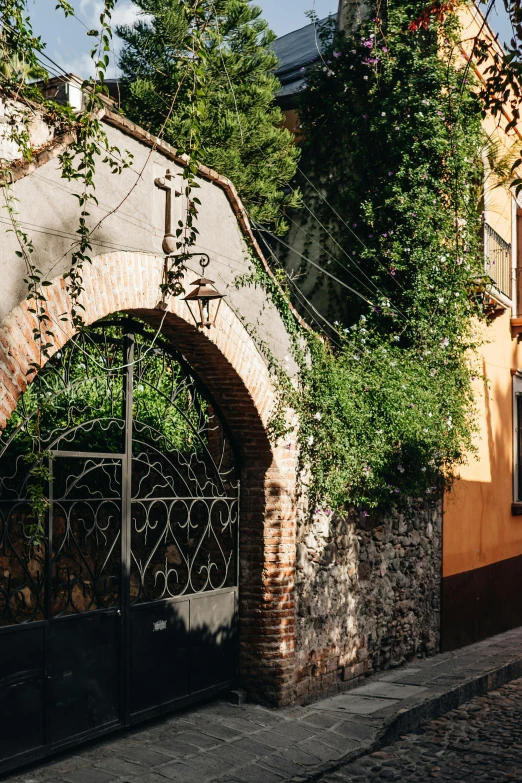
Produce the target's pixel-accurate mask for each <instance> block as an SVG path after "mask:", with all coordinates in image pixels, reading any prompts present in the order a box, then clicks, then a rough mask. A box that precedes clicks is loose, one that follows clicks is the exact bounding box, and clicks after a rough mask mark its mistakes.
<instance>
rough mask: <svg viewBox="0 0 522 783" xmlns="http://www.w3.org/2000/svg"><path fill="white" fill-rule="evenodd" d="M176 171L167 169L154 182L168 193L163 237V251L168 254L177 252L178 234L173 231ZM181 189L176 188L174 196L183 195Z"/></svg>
mask: <svg viewBox="0 0 522 783" xmlns="http://www.w3.org/2000/svg"><path fill="white" fill-rule="evenodd" d="M174 176H175V175H174V173H173V172H172V171H171V170H170V169H167V171H166V172H165V176H164V177H157V179H155V180H154V184H155V185H156V187H157V188H159V189H160V190H164V191H165V194H166V198H165V236H164V237H163V244H162V248H163V252H164V253H165V255H166V256H170V255H172V254H173V253H175V252H176V250H177V247H176V236H175V235H174V234H173V233H172V193H173V188H174V182H173V177H174ZM181 195H182V194H181V193H180V191H179V190H174V196H181Z"/></svg>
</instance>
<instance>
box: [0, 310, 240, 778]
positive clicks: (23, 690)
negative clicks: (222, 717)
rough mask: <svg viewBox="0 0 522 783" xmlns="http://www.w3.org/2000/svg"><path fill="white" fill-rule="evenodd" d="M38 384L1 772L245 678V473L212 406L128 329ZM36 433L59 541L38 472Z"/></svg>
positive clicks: (7, 641) (6, 584)
mask: <svg viewBox="0 0 522 783" xmlns="http://www.w3.org/2000/svg"><path fill="white" fill-rule="evenodd" d="M33 383H34V384H35V385H36V386H40V387H41V391H42V392H43V394H40V395H38V394H33V392H31V394H28V395H24V396H23V398H22V399H21V401H20V403H19V409H18V413H19V416H18V418H16V417H14V418H13V420H12V422H11V423H10V424H9V426H8V427H7V428H6V429H5V430H4V431H3V433H2V434H0V435H1V437H0V558H1V559H2V569H0V770H3V769H5V768H6V767H13V766H15V765H16V764H17V763H22V761H23V760H24V759H25V760H28V759H29V758H35V757H36V756H37V755H38V756H42V755H45V754H47V753H50V752H53V751H55V750H58V749H59V748H62V747H64V746H65V745H68V744H74V743H75V742H79V741H83V740H86V739H88V738H90V737H94V736H96V735H97V734H99V733H102V732H104V731H107V730H110V729H112V728H116V727H118V726H120V725H124V724H125V723H129V722H135V721H137V720H139V719H141V718H145V717H147V716H149V715H153V714H156V713H159V712H162V711H166V710H167V709H170V708H173V707H174V706H175V705H176V704H178V703H188V702H190V701H191V699H192V697H193V698H194V700H196V699H198V698H200V697H201V696H203V697H205V696H206V695H207V694H208V693H210V692H212V691H217V690H219V688H220V687H226V686H228V685H229V684H230V683H231V682H232V681H233V680H234V679H235V676H236V673H237V633H236V632H237V622H236V615H237V587H238V562H239V561H238V527H239V509H238V500H239V465H238V461H237V453H236V450H235V448H234V445H233V442H232V440H231V438H230V433H229V432H228V429H227V427H226V423H225V422H224V421H223V419H222V417H221V415H220V413H219V411H218V409H217V407H216V406H215V404H214V402H213V400H212V398H211V396H210V395H209V393H208V390H207V389H205V387H204V386H203V385H202V384H201V382H200V381H199V379H198V378H197V376H195V375H194V373H193V372H192V371H191V368H190V367H188V365H187V364H186V361H185V359H184V358H183V356H181V355H180V354H178V353H177V352H176V351H175V350H173V349H172V348H171V347H170V346H169V345H168V344H167V343H166V342H165V341H164V340H163V339H162V338H161V336H159V335H158V334H156V333H155V332H154V330H152V329H150V328H149V327H147V326H146V325H144V324H140V323H139V322H136V321H131V320H130V319H128V318H125V317H124V318H120V317H116V318H115V319H112V320H111V321H107V320H105V321H103V322H100V323H99V324H97V325H94V326H92V327H90V328H89V330H88V333H86V334H81V335H78V336H77V337H76V338H74V339H73V340H71V341H70V342H69V343H68V344H67V345H66V346H65V347H64V348H63V350H62V351H59V352H57V353H56V355H55V356H54V357H53V358H52V359H51V360H50V361H49V362H47V364H46V366H45V368H44V369H43V370H42V372H41V373H39V374H38V375H37V377H36V379H35V381H34V382H33ZM32 388H34V387H32ZM41 399H45V404H43V406H40V407H39V405H40V403H38V400H41ZM37 403H38V404H37ZM36 421H38V432H39V439H40V447H41V448H42V450H43V451H44V452H45V453H47V454H51V456H50V457H49V464H48V467H49V476H50V477H51V478H50V480H49V482H48V484H47V488H46V490H45V491H44V496H45V497H46V498H48V500H49V513H48V519H47V521H46V525H45V530H44V529H41V528H40V527H39V525H36V524H35V521H34V514H33V509H32V506H31V487H32V485H33V484H34V483H35V477H34V476H32V473H31V470H32V468H31V465H32V463H30V464H27V462H26V459H25V454H26V451H27V448H28V443H30V441H31V437H32V435H31V433H33V431H34V424H35V422H36ZM2 626H6V627H5V628H3V627H2ZM24 754H25V755H24ZM14 756H16V759H14Z"/></svg>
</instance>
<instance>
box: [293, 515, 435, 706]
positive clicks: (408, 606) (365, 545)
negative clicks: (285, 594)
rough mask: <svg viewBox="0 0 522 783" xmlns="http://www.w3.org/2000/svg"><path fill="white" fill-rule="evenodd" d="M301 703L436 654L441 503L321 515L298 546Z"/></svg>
mask: <svg viewBox="0 0 522 783" xmlns="http://www.w3.org/2000/svg"><path fill="white" fill-rule="evenodd" d="M296 587H297V627H296V648H297V650H298V653H297V695H298V698H299V700H300V701H304V702H307V701H313V700H314V698H316V694H317V695H318V694H319V693H321V695H323V694H324V693H325V692H326V693H327V694H330V693H336V692H338V691H339V690H341V689H342V688H343V683H345V682H350V681H352V680H354V679H356V678H358V677H362V676H364V675H367V674H370V673H372V672H374V671H378V670H382V669H387V668H390V667H394V666H399V665H400V664H402V663H404V662H405V661H407V660H409V659H411V658H413V657H414V656H422V657H424V656H426V655H432V654H434V653H436V652H437V651H438V649H439V627H440V587H441V504H440V502H439V503H437V502H432V503H427V502H420V501H419V502H417V503H412V506H411V509H410V513H409V514H408V515H404V514H399V513H395V514H390V515H389V516H383V515H378V514H376V515H372V516H369V517H363V516H361V517H359V516H356V515H347V516H339V515H336V514H332V513H330V510H329V509H327V508H326V509H323V508H321V509H316V510H315V512H314V513H313V514H312V515H311V516H310V517H308V518H306V517H305V518H303V519H302V521H301V524H300V527H299V534H298V542H297V583H296Z"/></svg>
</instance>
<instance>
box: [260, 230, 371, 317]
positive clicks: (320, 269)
mask: <svg viewBox="0 0 522 783" xmlns="http://www.w3.org/2000/svg"><path fill="white" fill-rule="evenodd" d="M252 223H253V225H254V226H255V228H256V231H258V232H259V233H260V234H261V235H263V234H267V235H268V236H270V237H272V239H275V240H276V242H279V243H280V244H281V245H283V247H286V248H287V249H288V250H292V251H293V252H294V253H295V254H296V255H297V256H299V258H302V259H303V260H304V261H306V262H307V263H308V264H310V265H311V266H313V267H315V268H316V269H318V270H319V271H320V272H322V273H323V274H324V275H326V276H327V277H330V278H331V279H332V280H335V282H336V283H339V285H340V286H342V287H343V288H346V289H347V290H348V291H350V292H351V293H352V294H355V296H358V297H359V298H360V299H362V300H363V301H364V302H366V304H369V305H370V307H375V305H374V303H373V302H371V301H370V300H369V299H367V298H366V297H365V296H363V295H362V294H361V293H359V291H356V290H355V288H352V287H351V286H349V285H348V284H347V283H345V282H343V281H342V280H340V279H339V278H338V277H336V276H335V275H333V274H332V273H331V272H328V270H327V269H323V267H322V266H320V265H319V264H316V263H315V261H312V260H311V259H310V258H307V257H306V256H304V255H303V254H302V253H298V252H297V250H295V249H294V248H292V247H291V246H290V245H288V244H287V243H286V242H284V241H283V240H282V239H281V237H278V236H276V235H275V234H273V233H272V232H271V231H269V230H268V229H267V228H265V227H264V226H262V225H261V224H260V223H257V222H256V221H252Z"/></svg>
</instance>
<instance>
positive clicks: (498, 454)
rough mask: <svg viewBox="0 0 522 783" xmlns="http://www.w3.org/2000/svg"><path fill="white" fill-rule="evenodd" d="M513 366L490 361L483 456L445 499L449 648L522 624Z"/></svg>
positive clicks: (486, 367) (445, 643)
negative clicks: (514, 507) (514, 510)
mask: <svg viewBox="0 0 522 783" xmlns="http://www.w3.org/2000/svg"><path fill="white" fill-rule="evenodd" d="M508 372H509V367H500V366H497V365H495V364H492V363H489V362H484V364H483V373H484V376H485V377H488V378H489V379H490V383H491V385H490V387H489V389H488V388H486V390H485V394H484V402H483V405H484V408H483V411H481V412H480V413H481V415H482V420H483V422H484V424H483V430H482V432H481V438H480V440H479V442H478V448H479V454H478V456H479V460H478V461H477V460H474V459H473V458H472V459H471V460H470V464H469V466H467V467H466V468H464V469H463V471H462V478H460V479H459V480H458V481H457V482H455V485H454V487H453V489H452V490H451V492H450V493H449V494H448V495H447V496H446V498H445V503H444V505H445V509H444V512H445V513H444V559H443V574H444V578H443V591H442V647H443V649H444V650H452V649H456V648H458V647H462V646H464V645H466V644H472V643H473V642H476V641H480V640H481V639H485V638H487V637H488V636H492V635H494V634H497V633H502V632H503V631H507V630H509V629H510V628H514V627H517V626H519V625H522V602H521V601H520V598H519V596H520V592H521V591H522V520H521V519H520V518H519V517H517V516H513V515H512V510H511V504H512V501H513V438H512V432H513V398H512V385H511V377H510V376H508V378H509V380H506V376H507V374H508Z"/></svg>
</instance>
